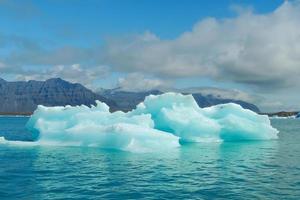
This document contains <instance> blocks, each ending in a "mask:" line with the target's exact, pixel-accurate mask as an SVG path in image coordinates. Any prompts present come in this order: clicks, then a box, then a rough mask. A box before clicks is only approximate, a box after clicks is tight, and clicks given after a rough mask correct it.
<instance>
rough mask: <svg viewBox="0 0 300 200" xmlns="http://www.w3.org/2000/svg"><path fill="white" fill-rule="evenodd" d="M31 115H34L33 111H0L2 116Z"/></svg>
mask: <svg viewBox="0 0 300 200" xmlns="http://www.w3.org/2000/svg"><path fill="white" fill-rule="evenodd" d="M31 115H32V113H31V112H0V116H6V117H9V116H12V117H14V116H16V117H18V116H20V117H29V116H31Z"/></svg>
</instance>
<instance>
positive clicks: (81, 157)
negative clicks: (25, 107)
mask: <svg viewBox="0 0 300 200" xmlns="http://www.w3.org/2000/svg"><path fill="white" fill-rule="evenodd" d="M273 123H275V124H274V125H275V126H277V127H278V128H279V129H280V130H281V133H280V136H279V137H280V139H279V140H274V141H264V142H239V143H220V144H216V143H205V144H185V145H184V146H182V147H181V148H178V149H174V150H171V151H165V152H159V153H146V154H136V153H127V152H120V151H104V150H100V149H97V148H82V147H21V146H7V145H0V197H1V200H2V199H68V198H72V199H101V198H105V199H125V198H126V199H133V198H135V199H144V198H148V199H171V198H172V199H183V198H185V199H216V198H219V199H282V197H284V199H298V197H299V196H300V192H299V191H300V181H299V180H300V157H299V155H300V147H299V146H300V145H298V143H299V141H300V134H298V132H297V131H298V130H299V129H297V128H296V129H294V128H291V126H294V127H300V124H299V122H290V121H287V122H285V123H283V124H282V122H276V121H275V122H273ZM289 123H290V124H289Z"/></svg>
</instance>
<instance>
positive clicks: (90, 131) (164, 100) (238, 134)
mask: <svg viewBox="0 0 300 200" xmlns="http://www.w3.org/2000/svg"><path fill="white" fill-rule="evenodd" d="M96 103H97V105H96V106H92V107H91V108H89V107H87V106H84V105H82V106H75V107H72V106H65V107H45V106H38V108H37V110H36V111H35V112H34V114H33V115H32V116H31V118H30V120H29V121H28V123H27V125H26V127H27V128H28V129H29V130H30V131H31V132H32V133H34V134H35V135H36V140H37V141H38V142H40V143H48V144H49V143H51V144H55V145H82V146H96V147H100V148H109V149H118V150H125V151H153V150H162V149H169V148H175V147H179V146H180V144H179V141H182V142H222V141H224V142H226V141H240V140H269V139H276V138H277V133H278V131H277V130H276V129H275V128H273V127H272V126H271V124H270V120H269V118H268V117H267V116H262V115H258V114H256V113H254V112H252V111H250V110H246V109H243V108H242V107H241V106H239V105H237V104H233V103H229V104H222V105H217V106H212V107H207V108H200V107H199V106H198V105H197V103H196V101H195V100H194V98H193V96H192V95H182V94H178V93H165V94H162V95H157V96H155V95H150V96H148V97H146V99H145V101H144V102H142V103H140V104H139V105H138V106H137V108H136V109H134V110H133V111H131V112H127V113H124V112H122V111H117V112H114V113H110V112H109V107H108V106H107V105H106V104H104V103H101V102H99V101H98V102H96Z"/></svg>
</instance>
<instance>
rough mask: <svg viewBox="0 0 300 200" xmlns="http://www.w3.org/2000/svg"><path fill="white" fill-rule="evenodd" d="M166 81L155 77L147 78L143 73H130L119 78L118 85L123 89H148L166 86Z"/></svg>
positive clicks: (167, 84)
mask: <svg viewBox="0 0 300 200" xmlns="http://www.w3.org/2000/svg"><path fill="white" fill-rule="evenodd" d="M168 86H169V83H168V81H162V80H160V79H157V78H147V77H145V76H144V75H143V74H138V73H132V74H129V75H128V76H126V77H125V78H119V80H118V87H119V88H121V89H122V90H125V91H134V92H138V91H149V90H154V89H163V88H165V87H168Z"/></svg>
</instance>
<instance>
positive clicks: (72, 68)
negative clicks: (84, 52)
mask: <svg viewBox="0 0 300 200" xmlns="http://www.w3.org/2000/svg"><path fill="white" fill-rule="evenodd" d="M107 73H108V68H107V67H106V66H97V67H92V68H90V67H88V68H84V67H82V66H81V65H80V64H73V65H56V66H53V67H51V68H49V69H47V70H44V71H35V70H31V71H27V72H26V74H24V73H23V74H18V75H17V79H18V80H26V81H28V80H46V79H49V78H53V77H59V78H63V79H65V80H67V81H70V82H76V83H77V82H79V83H82V84H84V85H85V86H88V87H93V86H92V83H93V81H95V80H97V79H100V78H102V77H105V76H107Z"/></svg>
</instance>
